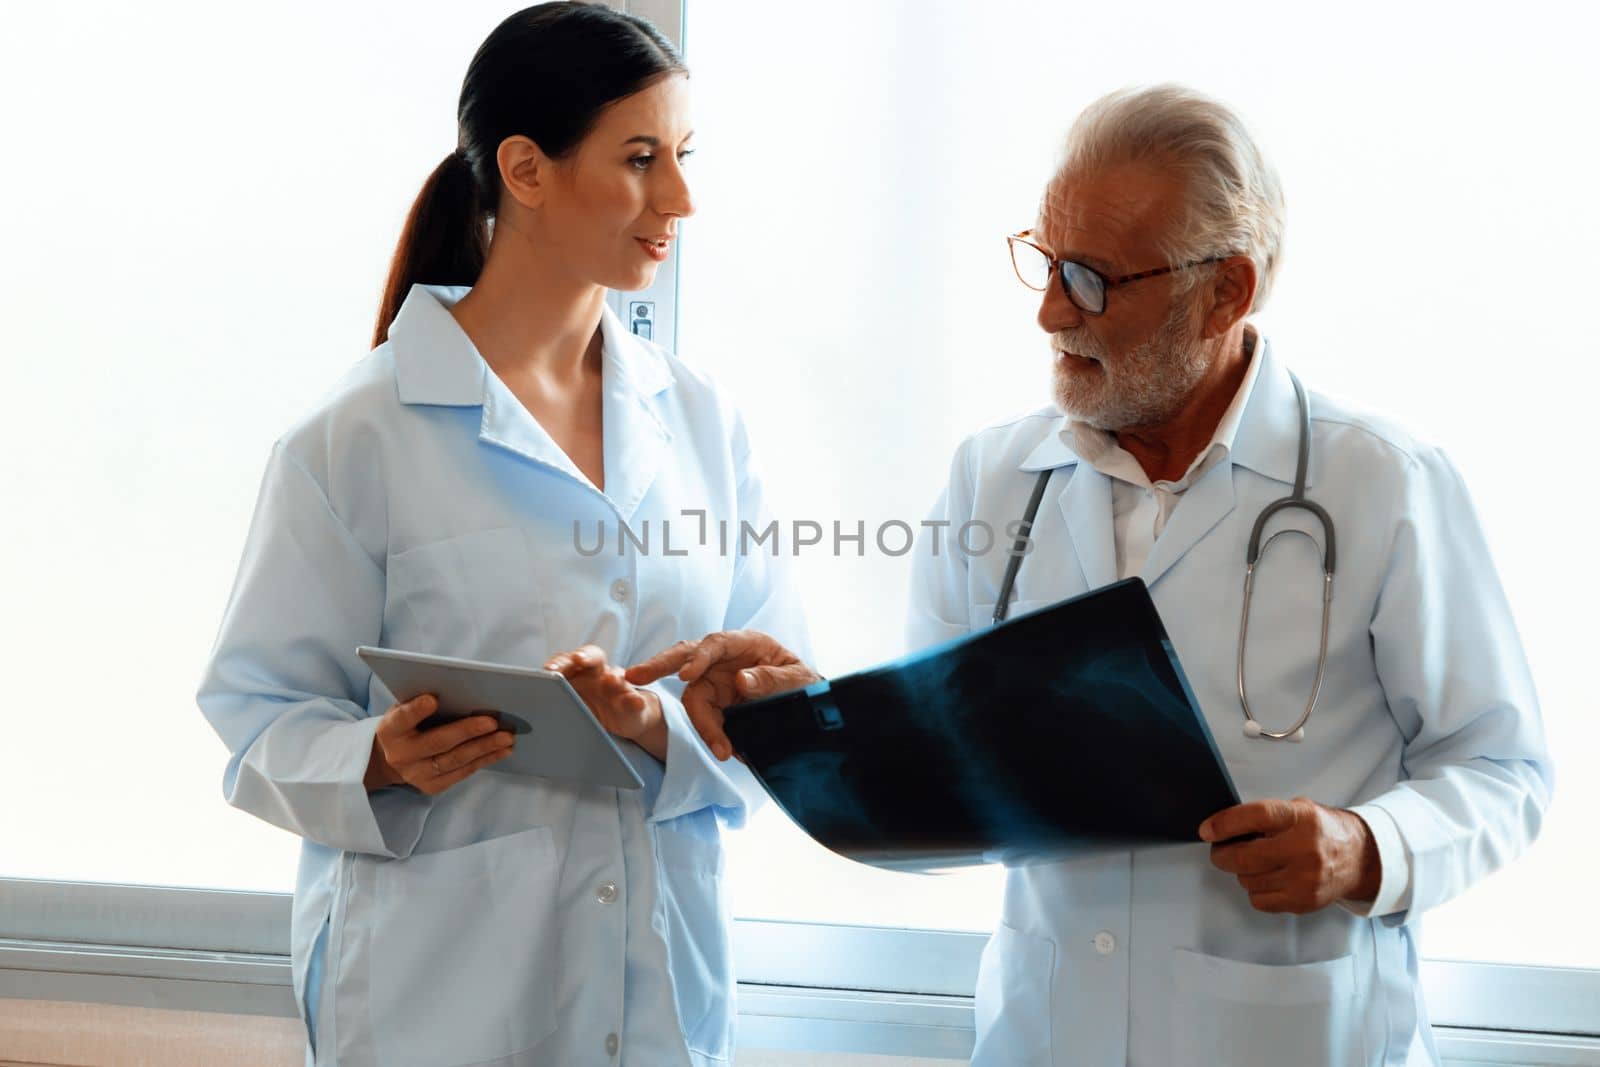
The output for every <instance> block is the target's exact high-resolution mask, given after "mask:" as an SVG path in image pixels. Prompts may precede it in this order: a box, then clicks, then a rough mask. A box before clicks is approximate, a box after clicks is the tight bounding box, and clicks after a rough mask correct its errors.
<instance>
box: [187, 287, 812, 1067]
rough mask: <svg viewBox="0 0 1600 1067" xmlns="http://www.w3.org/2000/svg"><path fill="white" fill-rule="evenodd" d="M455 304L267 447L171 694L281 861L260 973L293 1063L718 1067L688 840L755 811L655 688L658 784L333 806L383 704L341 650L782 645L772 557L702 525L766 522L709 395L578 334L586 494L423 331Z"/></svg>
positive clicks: (726, 982)
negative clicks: (285, 887) (736, 546)
mask: <svg viewBox="0 0 1600 1067" xmlns="http://www.w3.org/2000/svg"><path fill="white" fill-rule="evenodd" d="M466 291H467V290H466V289H465V288H463V287H455V288H446V287H436V286H416V287H414V288H413V289H412V291H411V292H410V294H409V295H408V296H407V299H406V301H405V304H404V306H403V307H402V308H401V310H400V312H399V315H398V316H397V318H396V321H395V323H394V325H393V327H392V328H391V330H390V338H389V341H388V342H386V343H385V344H383V345H380V346H379V347H378V348H377V349H375V350H374V351H373V352H371V353H370V354H369V355H368V356H367V357H366V358H364V359H362V360H361V361H360V362H359V363H358V364H357V365H356V366H355V367H354V368H353V369H352V370H351V371H350V372H349V373H348V375H346V377H345V378H344V380H343V381H342V382H341V383H340V384H339V386H338V387H337V388H336V389H335V390H334V392H333V394H332V395H331V396H330V397H329V398H328V399H327V400H326V401H325V402H324V403H323V404H322V405H321V406H320V407H319V408H318V409H317V410H316V411H315V413H313V414H312V415H311V416H310V417H308V418H306V419H304V420H303V421H301V422H300V423H299V424H298V425H296V426H295V427H294V428H293V429H292V430H290V431H289V432H288V433H287V434H286V435H285V436H284V437H283V438H282V439H281V440H280V441H279V442H278V443H277V445H276V446H275V447H274V448H273V450H272V456H271V459H270V461H269V463H268V466H267V471H266V476H265V479H264V481H263V483H262V486H261V492H260V497H259V499H258V501H257V505H256V513H255V518H254V521H253V523H252V525H251V529H250V534H249V539H248V541H247V543H246V546H245V550H244V556H243V560H242V562H241V564H240V567H239V573H238V578H237V581H236V584H235V586H234V590H233V594H232V597H231V599H230V600H229V602H228V606H227V611H226V614H225V616H224V618H223V622H222V626H221V631H220V634H219V635H218V638H217V642H216V647H215V650H214V652H213V654H212V657H211V660H210V663H209V666H208V668H207V670H206V674H205V678H204V681H203V683H202V685H201V688H200V691H199V696H198V699H199V703H200V706H201V709H202V710H203V711H204V713H205V715H206V717H207V719H209V720H210V722H211V724H212V725H213V726H214V727H215V728H216V730H217V732H218V733H219V734H220V735H221V736H222V739H223V741H224V742H225V743H226V744H227V746H228V748H229V749H230V750H231V751H232V759H231V760H230V761H229V762H228V765H227V771H226V774H225V776H224V780H223V787H224V792H225V795H226V796H227V799H228V801H229V803H231V804H234V805H235V806H237V807H240V808H242V809H244V810H246V811H249V812H252V813H253V814H255V815H258V816H260V817H261V818H263V819H265V820H267V821H268V822H271V823H273V824H275V825H278V826H281V827H283V828H285V829H287V830H290V831H292V832H294V833H296V834H299V835H300V836H301V837H303V838H304V839H305V840H304V846H303V849H302V852H301V863H300V871H299V878H298V881H297V885H296V889H295V897H294V918H293V933H292V946H291V947H292V956H293V964H294V966H293V972H294V989H295V993H296V996H297V998H299V999H300V1001H301V1007H302V1011H303V1012H305V1014H306V1015H307V1016H308V1023H309V1022H311V1021H312V1020H313V1019H314V1022H315V1035H314V1036H315V1045H316V1048H315V1062H316V1064H318V1065H319V1067H329V1065H335V1064H337V1065H339V1067H367V1065H375V1064H381V1065H382V1067H447V1065H456V1064H494V1065H495V1067H533V1065H536V1064H537V1065H546V1064H561V1065H563V1067H580V1065H584V1064H595V1065H608V1067H609V1065H614V1064H617V1063H623V1064H637V1065H641V1067H657V1065H669V1064H683V1065H691V1064H692V1065H696V1067H701V1065H708V1064H716V1063H723V1062H725V1061H726V1060H728V1059H729V1058H730V1057H731V1056H732V1028H733V982H734V976H733V969H732V956H731V950H730V929H729V913H728V908H727V903H726V900H725V897H724V894H723V888H722V879H721V873H722V866H723V850H722V844H721V840H720V836H719V823H720V824H727V825H738V824H739V823H741V822H742V821H743V819H744V817H745V814H746V811H747V804H748V803H749V802H753V801H754V800H755V799H756V798H757V797H759V795H760V790H759V787H757V786H756V785H755V783H754V781H753V779H751V778H750V776H749V774H748V772H746V771H745V770H744V769H743V767H742V766H741V765H740V764H738V763H737V762H733V763H728V764H720V763H718V762H717V761H716V760H715V759H713V758H712V757H711V755H710V754H709V752H707V750H706V749H705V747H704V746H703V744H702V743H701V741H700V739H699V738H698V736H696V734H695V733H694V731H693V730H692V728H691V727H690V725H689V723H688V720H687V718H686V716H685V714H684V711H683V707H682V705H681V704H680V703H679V701H678V700H677V697H676V694H678V693H680V692H681V686H680V685H679V684H678V683H676V681H675V680H673V681H671V682H667V683H663V684H660V685H658V686H656V687H655V688H656V691H657V692H658V693H660V694H661V696H662V698H663V699H662V703H663V706H664V708H665V709H666V713H667V718H668V724H669V729H670V740H669V743H668V752H667V759H666V763H665V766H664V767H663V766H662V764H660V763H658V762H657V761H656V760H654V759H653V758H652V757H650V756H649V755H647V754H646V753H645V752H644V751H643V750H642V749H640V748H638V747H637V746H636V745H633V744H632V743H631V742H622V741H619V744H620V745H621V746H622V748H623V750H624V752H625V753H626V754H627V755H628V757H629V759H630V760H631V761H632V762H633V763H634V765H635V767H636V768H637V769H638V770H639V772H640V774H641V776H642V777H643V778H644V779H645V783H646V788H645V789H644V790H642V791H632V790H618V789H613V788H604V787H598V786H591V787H586V786H581V785H575V784H571V783H566V782H557V781H552V780H544V779H533V778H527V777H522V776H517V775H511V774H505V773H501V772H499V771H493V770H491V771H480V772H479V773H477V774H475V775H474V776H472V777H471V778H468V779H467V780H466V781H464V782H462V783H460V784H458V785H456V786H454V787H452V788H451V789H449V790H447V791H446V792H444V793H443V794H441V795H439V796H437V797H434V798H428V797H425V796H423V795H422V794H421V793H418V792H416V791H414V790H411V789H410V788H409V787H404V786H400V787H390V788H387V789H383V790H380V791H378V792H376V793H373V794H371V795H370V796H369V795H368V793H367V792H366V790H365V789H364V788H363V786H362V778H363V774H364V772H365V769H366V767H367V762H368V756H369V753H370V751H371V748H372V741H373V731H374V729H375V727H376V725H377V722H378V718H377V717H378V716H380V715H381V714H382V713H383V712H384V711H385V710H386V709H387V708H388V707H389V706H390V705H391V704H392V703H393V700H394V697H393V695H392V694H391V693H389V692H388V691H387V690H386V689H385V688H384V686H383V684H382V683H381V682H380V681H379V680H378V679H377V678H376V677H374V676H373V675H372V674H371V673H370V672H369V671H368V669H367V667H366V666H365V665H364V664H363V663H362V661H361V660H360V659H358V658H357V657H356V652H355V650H356V646H358V645H363V644H367V645H383V646H388V647H391V648H400V649H409V650H414V651H422V652H429V653H436V654H441V655H449V656H462V657H467V658H472V659H482V660H494V661H499V662H505V663H517V664H525V665H532V666H538V665H540V664H542V663H543V662H544V661H545V659H546V658H547V657H548V656H550V655H552V654H554V653H556V652H559V651H562V650H565V649H571V648H576V647H577V646H579V645H583V644H586V643H593V644H597V645H599V646H600V647H601V648H603V649H605V651H606V654H607V656H608V657H609V659H610V661H611V662H613V663H618V664H627V663H632V662H636V661H637V660H639V659H642V658H644V657H645V656H648V655H650V654H652V653H654V652H656V651H658V650H660V649H662V648H664V647H666V646H667V645H669V644H671V643H673V642H674V641H677V640H679V639H681V638H685V637H699V636H701V635H702V634H704V633H706V632H708V631H711V630H718V629H722V628H725V627H743V626H751V627H755V628H758V629H761V630H767V631H771V632H773V633H774V634H782V635H785V636H784V637H783V638H782V639H783V640H785V641H787V642H794V643H795V644H797V645H799V646H801V647H803V646H804V645H805V635H804V632H803V629H802V623H801V621H800V614H799V610H798V605H797V604H796V603H795V601H794V599H793V592H792V588H791V585H790V583H789V582H788V579H787V577H786V571H785V570H784V564H783V561H782V559H781V558H778V559H775V558H773V557H772V556H770V555H768V554H766V551H765V550H764V549H763V550H758V551H756V552H754V553H752V554H749V555H746V556H743V557H740V556H737V555H736V554H733V553H724V552H722V551H720V549H719V545H718V539H717V537H716V536H715V530H716V528H717V527H716V524H717V523H718V522H719V521H727V522H730V523H733V524H737V523H738V522H739V521H740V520H745V521H749V522H750V523H752V524H753V525H755V526H756V527H757V528H760V527H762V525H763V524H764V523H765V522H766V521H767V519H766V518H765V507H764V505H763V502H762V493H761V487H760V482H759V481H758V479H757V477H756V475H755V473H754V472H753V470H752V468H751V466H750V462H749V448H748V445H747V443H746V438H745V433H744V428H743V425H742V423H741V422H740V419H739V417H738V415H737V413H736V412H735V411H734V409H733V408H732V406H731V405H730V404H729V403H728V401H727V399H726V397H724V396H723V395H722V394H720V393H719V392H718V391H717V390H716V389H715V388H714V387H713V386H712V385H711V384H710V383H709V382H708V381H707V380H706V379H705V378H704V377H703V376H702V375H701V374H699V373H698V372H696V371H695V370H693V369H692V368H690V367H688V366H686V365H685V364H683V363H681V362H679V361H678V360H676V359H674V358H673V357H672V356H670V355H668V354H667V353H665V352H663V351H662V350H661V349H659V348H657V347H656V346H654V345H651V344H649V343H647V342H644V341H642V340H640V339H638V338H635V337H633V336H632V335H630V334H629V333H627V332H626V331H625V329H624V328H623V327H622V325H621V324H620V323H619V322H618V321H617V319H616V317H615V316H614V315H612V313H611V312H610V311H609V309H608V310H607V311H606V312H605V314H604V319H603V321H602V323H601V329H602V339H603V383H602V387H603V392H604V399H603V418H604V459H605V492H604V493H601V492H600V491H598V490H596V489H595V488H594V487H593V485H592V484H590V483H589V481H588V479H587V478H585V477H584V476H583V475H582V474H581V473H580V472H578V470H577V469H576V468H575V467H574V466H573V465H572V463H571V461H570V460H568V458H567V457H566V455H565V454H564V453H562V452H561V450H560V449H559V448H558V447H557V446H556V445H555V443H554V442H553V441H552V440H551V439H550V437H549V436H548V435H547V434H546V433H545V432H544V431H543V429H542V428H541V427H540V426H539V424H538V423H537V422H536V421H535V420H534V419H533V418H532V417H531V416H530V415H529V413H528V412H527V410H526V409H525V408H524V407H523V406H522V404H521V403H520V402H519V401H518V400H517V399H516V398H515V397H514V396H513V395H512V393H511V392H510V391H509V390H508V389H507V388H506V386H505V385H504V383H502V382H501V381H500V379H499V378H498V377H497V376H496V375H495V374H493V373H492V372H490V371H489V369H488V366H487V364H485V363H484V361H483V360H482V358H481V357H480V356H479V355H478V353H477V351H476V349H475V348H474V347H473V346H472V344H471V342H470V340H469V339H468V338H467V336H466V334H465V333H464V332H463V331H462V330H461V329H460V327H459V326H458V325H457V324H456V322H455V320H454V319H453V318H452V317H451V315H450V314H449V312H448V311H447V310H446V308H447V307H448V306H449V305H450V304H453V303H454V302H455V301H456V300H458V299H459V298H460V297H461V296H462V295H464V294H465V293H466ZM685 509H688V510H690V511H691V512H698V511H700V510H704V512H706V515H705V522H706V523H707V524H708V530H707V532H709V533H711V536H709V537H705V536H701V527H700V521H701V520H700V518H699V517H698V516H696V515H691V516H690V517H684V516H683V515H682V514H680V512H681V511H683V510H685ZM664 521H665V522H670V523H671V541H670V543H663V529H662V526H663V522H664ZM623 522H626V523H627V524H628V527H629V529H630V530H631V531H632V532H633V534H634V535H635V536H637V535H640V534H641V533H642V532H643V531H644V530H645V529H646V524H648V529H649V534H648V537H649V542H648V548H647V549H645V550H641V549H640V548H639V547H638V546H637V545H636V544H635V543H634V542H633V541H630V540H627V539H626V538H624V537H623V536H621V524H622V523H623ZM575 523H578V524H580V530H579V533H578V536H577V537H576V539H575V533H574V524H575ZM602 523H603V524H604V527H603V529H604V530H605V531H607V532H606V534H605V537H606V540H605V542H604V549H603V550H601V551H597V552H591V550H593V549H594V548H595V547H596V545H597V544H598V543H599V542H598V538H599V536H600V531H601V529H602V526H601V525H600V524H602ZM619 545H625V546H626V547H625V549H619V547H618V546H619ZM580 547H581V549H582V550H580ZM537 741H538V735H537V733H535V734H533V735H529V736H526V737H523V738H520V739H519V740H518V742H517V743H518V744H536V743H537ZM308 987H309V990H310V992H311V993H312V994H313V995H314V1002H313V1003H309V1004H308V1003H307V999H308ZM319 987H320V996H315V994H316V991H317V989H318V988H319ZM613 1050H615V1053H614V1051H613Z"/></svg>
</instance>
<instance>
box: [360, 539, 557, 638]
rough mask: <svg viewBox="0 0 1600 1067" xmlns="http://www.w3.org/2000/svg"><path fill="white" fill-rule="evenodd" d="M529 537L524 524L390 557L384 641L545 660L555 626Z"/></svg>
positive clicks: (422, 547) (385, 604) (411, 549)
mask: <svg viewBox="0 0 1600 1067" xmlns="http://www.w3.org/2000/svg"><path fill="white" fill-rule="evenodd" d="M529 536H530V533H529V531H526V530H524V529H522V528H520V527H502V528H499V529H491V530H475V531H473V532H472V533H465V534H460V535H457V536H454V537H447V538H444V539H443V540H439V541H431V542H429V543H427V544H423V545H418V546H416V547H415V548H410V549H407V550H406V551H404V552H400V553H397V554H395V555H393V556H391V557H389V564H388V578H387V588H386V594H385V602H384V609H383V643H384V644H385V645H386V646H387V647H389V648H400V649H405V650H407V651H411V652H426V653H430V654H433V655H440V656H461V657H464V658H467V659H483V660H492V661H495V662H500V663H534V665H535V666H537V663H538V662H543V657H544V656H545V655H547V650H546V648H545V635H546V632H547V627H546V625H545V614H544V604H543V599H542V597H541V595H540V588H539V581H538V578H537V576H536V575H535V573H534V567H535V556H534V552H533V550H532V548H531V547H530V545H529V543H528V537H529ZM536 661H537V662H536Z"/></svg>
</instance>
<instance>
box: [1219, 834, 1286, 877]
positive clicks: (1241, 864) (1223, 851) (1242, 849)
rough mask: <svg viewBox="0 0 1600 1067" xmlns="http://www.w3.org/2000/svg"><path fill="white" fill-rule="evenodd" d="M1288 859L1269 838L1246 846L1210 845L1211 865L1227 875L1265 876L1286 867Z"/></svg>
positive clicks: (1280, 848)
mask: <svg viewBox="0 0 1600 1067" xmlns="http://www.w3.org/2000/svg"><path fill="white" fill-rule="evenodd" d="M1288 860H1289V857H1288V856H1287V855H1286V854H1285V852H1284V850H1283V848H1282V847H1281V846H1280V845H1279V844H1278V843H1277V842H1276V841H1274V840H1273V839H1271V838H1263V839H1261V840H1259V841H1252V842H1250V843H1249V844H1246V845H1227V844H1223V845H1212V846H1211V865H1212V866H1213V867H1215V868H1217V870H1219V871H1226V872H1227V873H1229V874H1266V873H1268V872H1270V871H1277V870H1281V869H1283V868H1284V867H1286V866H1288Z"/></svg>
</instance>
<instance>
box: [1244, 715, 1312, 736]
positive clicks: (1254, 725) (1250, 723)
mask: <svg viewBox="0 0 1600 1067" xmlns="http://www.w3.org/2000/svg"><path fill="white" fill-rule="evenodd" d="M1261 734H1262V728H1261V724H1260V723H1258V722H1256V721H1255V720H1254V719H1246V720H1245V723H1244V735H1245V736H1246V737H1260V736H1261ZM1305 739H1306V728H1305V727H1304V726H1297V727H1295V729H1294V732H1293V733H1292V734H1289V735H1288V736H1287V737H1283V738H1279V740H1282V741H1304V740H1305Z"/></svg>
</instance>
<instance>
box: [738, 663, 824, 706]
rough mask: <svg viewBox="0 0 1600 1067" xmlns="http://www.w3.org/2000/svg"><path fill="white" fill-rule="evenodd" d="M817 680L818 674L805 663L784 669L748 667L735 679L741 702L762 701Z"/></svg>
mask: <svg viewBox="0 0 1600 1067" xmlns="http://www.w3.org/2000/svg"><path fill="white" fill-rule="evenodd" d="M816 680H817V673H816V672H815V671H813V670H812V669H811V668H810V667H807V666H806V665H805V664H804V663H791V664H788V665H786V666H782V667H747V668H745V669H744V670H742V671H740V672H739V673H738V675H737V676H736V678H735V679H734V683H733V684H734V686H735V687H736V688H737V689H738V690H739V698H740V699H741V700H760V699H761V698H762V697H769V696H772V695H773V694H774V693H786V692H788V691H789V690H791V689H801V688H803V687H805V686H808V685H810V684H811V683H812V682H814V681H816Z"/></svg>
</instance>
